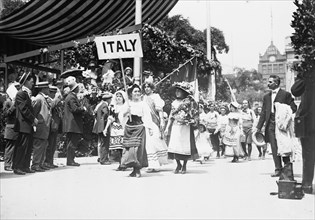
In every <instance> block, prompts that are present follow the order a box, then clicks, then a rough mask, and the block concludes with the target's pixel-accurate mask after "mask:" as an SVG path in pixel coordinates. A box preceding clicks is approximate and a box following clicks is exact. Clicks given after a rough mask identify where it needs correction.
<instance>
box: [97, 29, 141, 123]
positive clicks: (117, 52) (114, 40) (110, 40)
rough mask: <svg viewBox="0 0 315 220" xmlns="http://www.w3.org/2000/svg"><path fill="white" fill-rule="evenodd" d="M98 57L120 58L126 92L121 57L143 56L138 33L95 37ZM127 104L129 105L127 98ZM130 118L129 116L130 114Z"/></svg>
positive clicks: (124, 79) (101, 58) (103, 58)
mask: <svg viewBox="0 0 315 220" xmlns="http://www.w3.org/2000/svg"><path fill="white" fill-rule="evenodd" d="M94 41H95V43H96V48H97V54H98V58H99V59H100V60H105V59H120V65H121V72H122V75H123V81H124V88H125V91H126V92H127V84H126V78H125V72H124V67H123V62H122V58H134V57H143V52H142V43H141V40H140V36H139V34H122V35H114V36H103V37H95V40H94ZM126 101H127V105H128V106H129V102H128V99H127V100H126ZM130 120H131V116H130Z"/></svg>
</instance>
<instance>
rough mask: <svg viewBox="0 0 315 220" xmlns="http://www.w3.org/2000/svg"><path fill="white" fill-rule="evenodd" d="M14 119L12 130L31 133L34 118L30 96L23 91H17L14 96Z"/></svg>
mask: <svg viewBox="0 0 315 220" xmlns="http://www.w3.org/2000/svg"><path fill="white" fill-rule="evenodd" d="M15 107H16V121H15V125H14V130H15V131H17V132H22V133H27V134H31V133H32V132H33V124H34V120H35V115H34V109H33V106H32V101H31V98H30V97H29V96H28V94H27V92H25V91H22V90H20V91H18V92H17V94H16V98H15Z"/></svg>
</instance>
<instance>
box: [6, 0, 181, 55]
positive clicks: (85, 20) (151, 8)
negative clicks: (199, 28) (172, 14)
mask: <svg viewBox="0 0 315 220" xmlns="http://www.w3.org/2000/svg"><path fill="white" fill-rule="evenodd" d="M177 1H178V0H142V22H143V23H148V24H151V25H155V24H156V23H158V22H159V21H160V20H161V19H162V18H163V17H164V16H166V15H167V14H168V12H169V11H170V10H171V9H172V8H173V7H174V6H175V4H176V3H177ZM135 5H136V0H71V1H69V0H32V1H30V2H28V3H27V4H26V5H24V6H23V7H22V8H20V9H19V10H17V11H16V12H14V13H12V14H11V15H9V16H8V17H5V18H3V19H2V20H0V45H1V46H0V50H1V51H0V52H2V53H5V54H7V55H13V54H17V53H22V52H25V51H28V50H30V49H36V48H39V47H42V46H49V45H55V44H60V43H63V42H67V41H71V40H76V39H80V38H84V37H88V36H93V35H99V34H102V33H105V32H110V31H114V30H117V29H122V28H125V27H128V26H132V25H134V24H135Z"/></svg>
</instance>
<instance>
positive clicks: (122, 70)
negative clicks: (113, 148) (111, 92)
mask: <svg viewBox="0 0 315 220" xmlns="http://www.w3.org/2000/svg"><path fill="white" fill-rule="evenodd" d="M119 60H120V67H121V72H122V76H123V81H124V88H125V92H126V94H127V100H125V101H126V103H127V106H128V107H129V97H128V91H127V83H126V77H125V71H124V65H123V62H122V59H121V58H119ZM129 119H130V121H131V115H129Z"/></svg>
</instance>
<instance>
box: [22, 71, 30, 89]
mask: <svg viewBox="0 0 315 220" xmlns="http://www.w3.org/2000/svg"><path fill="white" fill-rule="evenodd" d="M30 74H31V73H30V72H27V73H26V72H25V73H23V75H22V76H21V78H20V80H19V83H20V85H21V86H23V85H24V83H25V82H26V79H27V78H28V77H29V75H30Z"/></svg>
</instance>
